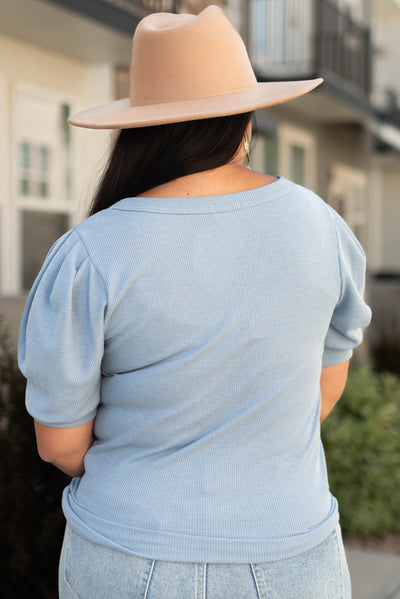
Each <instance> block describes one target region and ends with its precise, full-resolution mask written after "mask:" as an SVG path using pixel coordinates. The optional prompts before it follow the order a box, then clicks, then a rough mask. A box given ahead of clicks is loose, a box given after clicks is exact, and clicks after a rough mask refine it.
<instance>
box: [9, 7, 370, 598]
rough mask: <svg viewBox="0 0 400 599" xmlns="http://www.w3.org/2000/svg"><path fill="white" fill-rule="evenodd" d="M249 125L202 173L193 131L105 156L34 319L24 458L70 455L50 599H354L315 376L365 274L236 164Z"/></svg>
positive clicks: (329, 220)
mask: <svg viewBox="0 0 400 599" xmlns="http://www.w3.org/2000/svg"><path fill="white" fill-rule="evenodd" d="M214 11H217V9H214V8H212V10H211V11H210V10H209V9H207V11H204V12H205V13H207V12H208V14H209V15H210V18H213V19H216V18H217V16H218V19H219V18H221V15H222V13H221V15H220V11H218V12H217V13H215V12H214ZM211 13H212V14H211ZM181 16H182V15H181ZM169 17H171V15H170V16H169ZM169 17H168V18H169ZM158 18H160V17H158ZM222 18H224V17H223V15H222ZM197 19H200V17H197ZM203 19H204V16H203ZM194 21H196V19H194ZM194 21H191V22H190V23H193V22H194ZM296 83H298V82H296ZM258 85H260V84H258ZM303 93H305V92H303ZM264 103H265V100H264ZM254 107H255V106H254V100H253V102H252V105H251V106H248V109H252V108H254ZM222 116H223V115H221V117H222ZM121 118H122V117H121ZM217 118H218V117H217ZM250 119H251V113H248V116H247V117H246V115H245V116H244V117H243V118H242V119H241V125H240V127H239V129H238V133H237V132H236V133H235V134H238V140H236V141H235V139H233V142H232V143H233V147H234V148H235V152H234V153H233V154H232V152H231V154H232V155H231V156H230V157H229V160H226V157H225V158H224V159H222V154H221V155H220V158H217V155H218V151H216V150H215V149H214V154H213V155H212V156H211V159H210V160H211V162H212V161H213V160H214V162H213V164H212V167H211V166H210V164H208V165H207V164H206V163H204V164H201V167H200V166H199V160H200V159H197V160H194V159H193V157H194V155H195V153H196V152H197V153H198V155H199V156H200V157H201V156H202V155H205V154H207V152H205V148H204V147H202V146H201V144H200V146H199V148H200V150H199V149H197V150H193V151H190V149H189V148H190V143H192V146H193V145H194V144H193V139H194V133H193V129H191V128H190V127H191V125H190V124H188V125H187V128H186V138H187V139H186V141H182V143H181V144H180V145H179V143H178V142H177V141H176V140H177V139H182V135H181V134H182V132H184V131H185V124H184V123H183V124H180V125H179V126H178V129H176V128H174V126H172V127H171V126H169V125H167V126H169V127H170V129H169V131H171V132H172V133H171V136H170V137H169V145H168V143H167V142H165V141H164V143H163V144H160V143H159V146H160V148H161V149H158V150H157V152H158V154H157V152H156V150H154V142H152V143H151V144H150V142H149V138H146V133H145V132H142V135H141V137H142V139H141V141H139V139H138V138H139V137H140V134H138V135H136V137H135V134H134V133H133V134H132V135H131V137H130V141H129V140H128V141H127V139H126V138H127V136H126V135H121V136H120V140H119V141H117V144H116V147H115V149H114V152H113V155H112V157H111V160H110V164H109V167H108V170H107V171H106V173H105V176H104V178H103V181H102V185H101V187H100V189H99V192H98V194H97V197H96V199H95V203H94V205H93V207H92V211H91V212H92V214H91V216H90V218H88V219H87V220H85V221H84V222H82V223H81V224H79V225H78V226H76V227H75V228H74V229H72V230H71V231H69V232H68V233H67V234H66V235H64V236H63V237H62V238H61V239H60V240H59V241H58V242H57V243H56V244H55V245H54V246H53V248H52V250H51V251H50V253H49V255H48V257H47V259H46V262H45V264H44V266H43V269H42V271H41V273H40V275H39V277H38V279H37V281H36V282H35V285H34V287H33V289H32V292H31V294H30V297H29V299H28V302H27V306H26V310H25V314H24V319H23V323H22V327H21V345H20V361H21V368H22V369H23V371H24V373H25V375H26V376H27V379H28V389H27V408H28V410H29V411H30V413H31V414H32V415H33V417H34V418H35V421H36V426H37V431H38V443H39V448H40V443H42V444H43V446H46V447H50V446H51V445H52V443H56V444H57V443H58V442H59V441H58V440H59V439H61V437H60V435H64V437H63V441H65V440H66V443H67V444H68V443H71V441H70V438H71V437H70V436H69V435H75V438H76V437H78V443H77V447H78V450H77V453H78V454H79V457H78V458H77V459H76V461H74V462H73V464H74V465H73V467H72V470H71V468H69V466H68V468H69V470H68V468H67V471H68V472H69V473H71V474H72V475H75V476H74V478H73V479H72V481H71V484H70V485H69V486H68V487H67V489H66V490H65V492H64V497H63V509H64V513H65V515H66V518H67V522H68V525H67V533H66V539H65V542H64V549H63V555H62V560H61V569H60V592H61V597H65V598H67V597H76V596H79V597H83V598H85V599H86V598H87V599H90V598H91V597H96V599H100V598H101V597H115V598H116V599H117V598H118V599H120V598H124V597H128V596H129V597H148V599H151V598H155V597H157V598H164V597H165V598H171V599H174V598H178V597H182V598H183V597H184V598H185V599H187V598H188V597H191V596H193V597H200V596H201V597H209V599H216V598H218V599H220V598H222V597H229V598H235V597H237V598H243V599H247V598H249V599H250V598H251V597H258V598H263V597H274V598H276V599H278V598H279V599H290V598H291V597H293V598H295V597H296V599H299V598H301V597H307V599H312V598H315V599H321V598H322V597H327V598H329V599H336V598H337V599H340V598H343V599H348V597H350V587H349V580H348V572H347V567H346V562H345V557H344V553H343V546H342V542H341V538H340V529H339V527H338V521H339V514H338V506H337V501H336V499H335V498H334V497H333V496H332V495H331V493H330V491H329V485H328V480H327V473H326V465H325V460H324V453H323V448H322V445H321V440H320V416H321V390H320V377H321V372H324V369H329V368H336V365H343V364H345V365H346V363H347V362H348V360H349V358H350V357H351V354H352V350H353V348H354V347H356V346H357V345H358V344H359V343H360V342H361V339H362V334H361V327H363V326H365V325H366V324H368V322H369V318H370V311H369V308H368V307H367V306H366V305H365V303H364V301H363V288H364V276H365V257H364V253H363V251H362V248H361V247H360V245H359V243H358V242H357V240H356V239H355V237H354V236H353V234H352V233H351V232H350V230H349V229H348V227H347V225H346V224H345V223H344V222H343V221H342V219H341V218H340V217H339V216H338V215H337V214H336V213H335V212H334V211H333V210H332V209H330V208H329V207H328V206H327V205H326V204H325V203H324V202H323V201H322V200H321V199H320V198H319V197H318V196H316V195H315V194H314V193H312V192H310V191H308V190H306V189H305V188H303V187H300V186H298V185H295V184H294V183H292V182H290V181H288V180H287V179H285V178H284V177H279V178H277V179H276V180H274V179H273V178H267V177H262V176H261V175H258V174H256V173H249V171H248V170H247V169H244V168H243V167H242V166H241V165H240V163H241V161H242V159H243V157H244V155H245V154H246V152H247V151H248V146H247V145H245V146H243V148H242V146H241V140H242V139H243V135H244V136H245V139H246V143H247V137H249V132H250V130H249V127H250V126H251V125H249V123H250ZM214 120H215V119H214ZM229 122H230V127H231V129H229ZM223 123H224V128H225V129H226V130H227V131H228V132H229V136H230V138H234V137H235V136H234V135H232V133H231V132H232V130H234V129H232V127H233V123H236V129H237V124H238V121H237V120H236V121H235V120H234V119H233V120H231V121H229V119H225V120H224V121H223ZM131 125H132V123H131ZM85 126H88V125H87V124H86V125H85ZM152 126H153V127H154V126H155V125H152ZM207 126H208V125H207V123H206V122H205V123H204V127H203V133H202V134H201V137H202V138H203V139H207V135H206V134H205V133H204V130H206V129H207ZM211 126H213V125H211ZM121 128H122V127H121ZM173 131H175V133H173ZM177 131H178V132H179V135H177V134H176V132H177ZM189 131H191V134H190V135H189V133H188V132H189ZM164 132H165V130H164ZM153 133H154V136H153V137H154V139H157V140H159V139H160V135H158V130H156V129H153V131H152V134H153ZM156 133H157V135H156ZM160 134H161V131H160ZM174 135H175V137H174ZM221 135H222V134H221ZM208 137H210V136H208ZM133 139H134V140H135V142H133ZM146 139H147V141H146ZM173 139H174V140H175V141H174V142H172V140H173ZM124 140H125V141H124ZM140 143H142V144H144V145H145V146H146V144H147V148H148V153H147V166H146V164H144V163H145V159H143V158H140V160H142V163H143V164H142V172H146V168H147V170H148V171H149V169H151V168H153V169H157V166H160V168H159V171H158V173H159V174H158V175H157V176H158V178H157V176H156V177H155V178H153V180H152V184H151V185H150V184H149V183H148V184H147V185H146V184H145V183H143V184H141V185H139V183H138V179H140V177H138V176H135V175H134V173H136V172H137V168H138V167H135V168H134V167H133V163H131V164H130V166H129V168H128V167H127V166H126V169H125V171H126V173H128V175H129V176H127V175H126V174H124V173H123V165H127V162H128V160H133V158H132V154H133V153H135V151H136V156H140V157H141V156H143V155H144V152H137V147H138V144H140ZM239 143H240V146H239ZM221 146H224V147H226V142H221ZM238 146H239V147H238ZM135 148H136V150H135ZM183 148H185V151H183ZM168 149H169V152H167V150H168ZM128 155H129V156H130V158H129V159H128ZM149 156H151V159H150V158H149ZM177 158H179V160H177ZM138 159H139V158H138ZM185 160H186V162H185ZM220 162H221V164H220ZM175 163H178V165H176V164H175ZM189 163H196V164H197V166H196V167H194V168H193V167H192V170H191V168H190V166H187V165H188V164H189ZM200 163H201V161H200ZM183 164H185V165H186V166H185V167H183V166H182V165H183ZM118 165H120V166H119V169H120V171H121V172H119V171H118ZM121 167H122V168H121ZM184 168H186V169H187V170H183V171H182V169H184ZM174 169H175V170H174ZM179 169H181V171H180V170H179ZM116 172H117V173H118V174H116ZM163 172H169V173H170V175H169V176H170V179H169V180H168V177H167V178H165V177H164V176H163V175H162V173H163ZM171 173H172V174H171ZM173 173H175V174H173ZM149 180H150V179H149ZM260 183H263V184H260ZM182 189H184V190H186V192H185V193H183V192H182V193H176V192H177V190H178V192H179V190H182ZM117 190H118V191H117ZM207 190H209V193H205V192H207ZM215 190H224V192H223V193H221V192H219V193H215ZM114 200H115V201H114ZM37 339H39V340H40V341H39V343H38V342H37ZM34 344H35V348H33V346H34ZM321 369H322V370H321ZM57 431H58V432H57ZM60 431H64V432H61V433H60ZM70 431H72V432H70ZM79 431H83V433H82V434H81V432H79ZM46 435H51V439H52V440H51V442H49V441H48V439H49V438H50V437H48V436H47V437H46ZM54 435H58V437H57V441H56V442H54ZM46 439H47V440H46ZM41 440H42V441H41ZM74 447H75V446H74ZM46 451H48V450H47V449H46V450H43V453H44V454H45V456H44V457H45V459H46V458H47V457H48V455H49V454H48V453H46ZM49 453H50V454H51V459H49V461H53V462H55V463H56V465H58V466H59V467H61V468H62V469H64V470H65V469H66V467H65V465H64V467H63V464H64V462H63V459H62V457H60V456H61V453H57V452H56V451H54V452H52V451H51V450H50V451H49ZM56 453H57V456H56ZM53 456H56V457H53ZM83 460H84V461H83ZM80 464H81V465H80ZM96 564H97V565H96ZM196 589H197V590H196ZM193 593H194V594H193ZM196 593H197V594H196Z"/></svg>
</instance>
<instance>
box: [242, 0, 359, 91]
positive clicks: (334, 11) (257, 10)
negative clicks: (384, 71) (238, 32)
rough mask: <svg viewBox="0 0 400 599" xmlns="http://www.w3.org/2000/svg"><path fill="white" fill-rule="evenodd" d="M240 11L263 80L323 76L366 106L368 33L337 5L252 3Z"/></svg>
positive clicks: (292, 0) (302, 0) (319, 1)
mask: <svg viewBox="0 0 400 599" xmlns="http://www.w3.org/2000/svg"><path fill="white" fill-rule="evenodd" d="M242 6H243V7H246V10H247V13H246V15H245V16H246V19H245V29H246V33H245V35H246V36H247V46H248V49H249V54H250V58H251V60H252V62H253V65H254V67H255V70H256V71H257V74H258V76H259V77H260V78H262V79H265V80H273V79H282V78H286V79H301V78H304V77H308V76H320V75H321V76H323V77H325V79H326V80H327V81H330V82H331V83H333V84H335V85H336V86H338V87H341V88H344V89H347V91H349V92H350V93H352V94H353V95H354V96H356V97H358V98H359V99H363V100H364V101H367V99H368V96H369V93H370V85H371V41H370V30H369V28H368V27H366V26H363V25H361V24H359V23H357V22H355V21H354V20H353V19H352V18H351V16H350V14H349V13H347V12H343V11H342V10H340V9H339V8H338V6H336V4H334V2H333V0H248V1H246V2H243V4H242Z"/></svg>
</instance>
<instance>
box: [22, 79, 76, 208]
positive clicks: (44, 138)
mask: <svg viewBox="0 0 400 599" xmlns="http://www.w3.org/2000/svg"><path fill="white" fill-rule="evenodd" d="M69 113H70V105H69V103H67V102H63V101H59V100H58V99H56V98H53V97H52V96H51V95H50V96H49V95H47V94H45V93H43V92H41V91H36V90H28V89H24V88H19V89H17V92H16V130H17V132H16V152H17V159H16V166H17V196H19V199H21V200H27V199H31V200H42V201H48V202H51V203H55V202H58V203H60V202H63V201H68V200H70V199H71V197H72V187H73V181H72V148H71V131H70V127H69V125H68V123H67V119H68V116H69Z"/></svg>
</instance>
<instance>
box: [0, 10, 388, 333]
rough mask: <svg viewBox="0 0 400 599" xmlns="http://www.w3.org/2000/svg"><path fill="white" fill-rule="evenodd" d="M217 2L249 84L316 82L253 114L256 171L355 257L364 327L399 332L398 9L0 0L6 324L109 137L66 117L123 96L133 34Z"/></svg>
mask: <svg viewBox="0 0 400 599" xmlns="http://www.w3.org/2000/svg"><path fill="white" fill-rule="evenodd" d="M211 3H213V4H219V5H220V6H222V7H223V8H224V9H225V10H226V11H227V13H228V15H229V17H230V18H231V20H232V22H233V23H234V24H235V26H236V27H237V28H238V29H239V31H240V32H241V34H242V36H243V38H244V39H245V41H246V44H247V47H248V50H249V54H250V58H251V60H252V63H253V66H254V69H255V71H256V74H257V77H258V79H259V80H265V81H269V80H282V79H287V80H290V79H301V78H312V77H316V76H322V77H324V79H325V83H324V85H323V86H322V87H321V88H319V89H318V90H316V91H314V92H312V93H311V94H309V95H307V96H304V97H303V98H299V99H297V100H294V101H292V102H290V103H288V104H283V105H280V106H277V107H272V108H269V109H267V110H263V111H259V112H258V113H257V119H256V120H257V129H258V135H257V143H256V144H255V145H254V150H253V162H254V166H255V168H257V169H259V170H262V171H265V172H268V173H270V174H282V175H284V176H286V177H288V178H290V179H292V180H294V181H296V182H298V183H300V184H303V185H305V186H307V187H309V188H311V189H313V190H315V191H316V192H317V193H319V194H320V195H321V196H322V197H323V198H324V199H325V200H326V201H327V202H329V203H330V204H331V205H332V206H334V208H335V209H336V210H338V212H339V213H340V214H341V215H342V216H343V217H344V218H345V219H346V220H347V222H348V223H349V225H350V226H351V227H352V228H353V230H354V231H355V233H356V235H357V236H358V237H359V239H360V241H361V242H362V244H363V246H364V247H365V249H366V252H367V255H368V262H369V274H370V280H369V296H370V301H371V303H372V304H373V308H374V309H375V323H376V326H375V330H376V335H378V334H379V331H381V329H382V327H383V326H386V327H387V328H388V329H389V330H390V331H394V330H396V327H397V331H398V334H399V335H400V107H399V98H400V80H399V78H398V77H397V65H398V64H399V60H400V38H399V36H398V31H399V30H400V29H399V28H400V0H379V2H378V1H377V0H222V1H220V2H218V1H216V0H214V2H204V1H201V0H84V1H81V0H1V5H0V231H1V239H0V296H2V299H0V313H1V312H3V313H4V312H6V313H7V315H8V317H9V320H10V321H11V323H13V322H14V326H15V327H16V326H17V321H18V317H19V314H20V309H21V305H22V302H23V300H24V297H25V294H26V292H27V290H28V289H29V288H30V286H31V284H32V282H33V280H34V277H35V276H36V274H37V272H38V270H39V268H40V265H41V263H42V261H43V259H44V257H45V254H46V253H47V251H48V249H49V247H50V245H51V244H52V243H53V241H54V240H55V239H56V238H57V237H58V236H59V235H61V234H62V233H63V232H64V231H65V230H66V229H67V228H69V227H70V226H71V225H73V224H74V223H75V222H77V221H78V220H80V219H82V218H83V217H84V214H85V205H87V201H88V199H89V198H90V195H91V193H92V192H93V185H94V183H95V181H96V179H97V177H98V173H99V171H100V169H101V166H102V164H103V160H104V157H105V154H106V152H107V146H108V142H109V139H110V134H109V133H108V132H104V131H90V130H85V131H80V130H76V129H74V128H70V127H69V126H68V125H67V124H66V119H67V116H68V114H69V113H71V112H74V111H75V110H78V109H80V108H84V107H86V106H90V105H95V104H102V103H104V102H107V101H110V100H113V99H116V98H120V97H124V96H127V95H128V93H129V91H128V90H129V60H130V52H131V39H132V34H133V31H134V29H135V27H136V25H137V23H138V21H139V20H140V18H142V17H143V16H144V15H145V14H147V13H149V12H154V11H166V12H198V11H200V10H202V9H203V8H204V7H205V6H206V5H208V4H211Z"/></svg>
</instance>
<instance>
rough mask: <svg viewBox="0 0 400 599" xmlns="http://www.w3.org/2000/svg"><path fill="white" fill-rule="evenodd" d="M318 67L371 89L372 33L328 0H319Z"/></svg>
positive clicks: (348, 81) (363, 89) (321, 70)
mask: <svg viewBox="0 0 400 599" xmlns="http://www.w3.org/2000/svg"><path fill="white" fill-rule="evenodd" d="M315 10H316V19H315V20H316V34H315V46H316V48H315V59H316V70H317V71H318V72H322V73H326V74H328V75H334V76H338V77H340V78H341V79H342V80H343V81H345V82H347V83H349V84H351V85H353V86H354V87H355V88H357V89H359V90H362V91H363V92H364V93H365V94H366V95H369V93H370V91H371V33H370V29H369V28H368V27H365V26H362V25H360V24H358V23H356V22H355V21H354V20H353V19H352V18H351V16H350V14H349V13H345V12H343V11H341V10H339V8H338V7H337V6H336V5H335V4H333V2H331V1H328V0H316V7H315Z"/></svg>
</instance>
